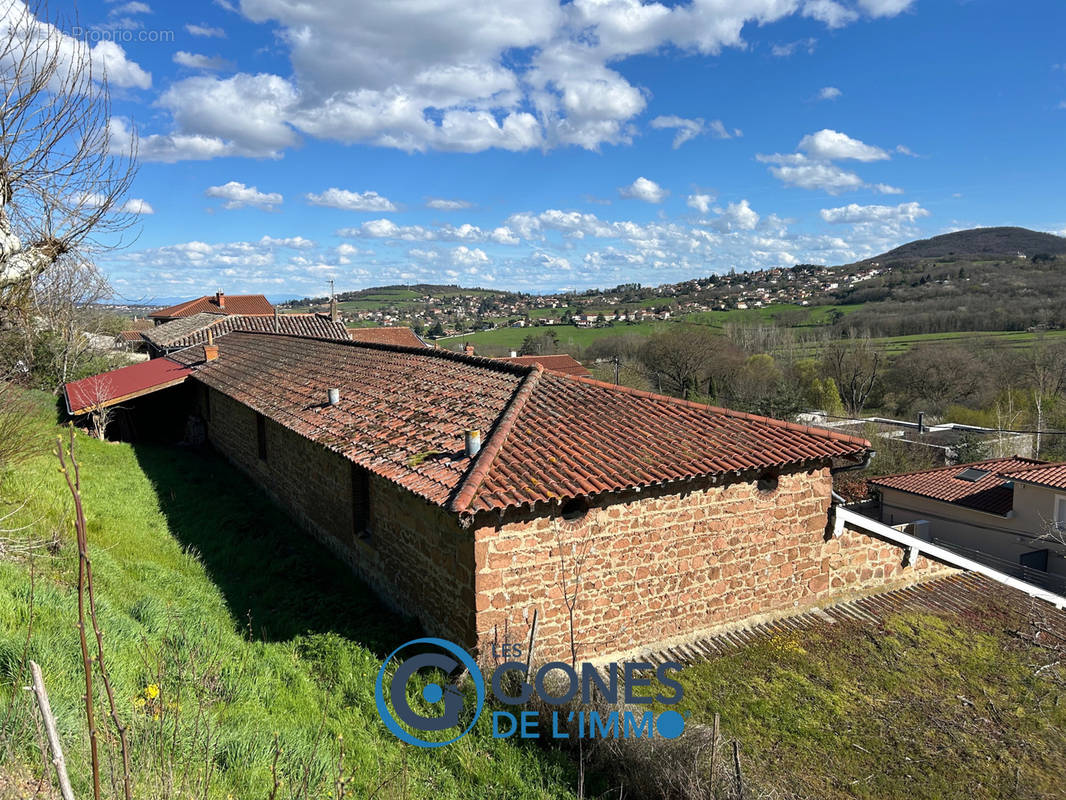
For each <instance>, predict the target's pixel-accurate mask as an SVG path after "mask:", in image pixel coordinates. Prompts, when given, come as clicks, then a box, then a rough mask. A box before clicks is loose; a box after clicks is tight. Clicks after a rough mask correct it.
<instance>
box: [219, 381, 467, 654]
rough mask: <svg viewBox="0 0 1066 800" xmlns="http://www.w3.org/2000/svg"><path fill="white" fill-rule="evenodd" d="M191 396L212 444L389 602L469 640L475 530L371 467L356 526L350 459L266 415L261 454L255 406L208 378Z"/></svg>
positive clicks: (438, 631)
mask: <svg viewBox="0 0 1066 800" xmlns="http://www.w3.org/2000/svg"><path fill="white" fill-rule="evenodd" d="M198 404H199V409H200V414H201V416H203V417H204V419H205V420H206V426H207V437H208V440H209V441H210V442H211V443H212V444H213V445H214V446H215V448H216V449H218V450H219V451H220V452H221V453H222V454H223V455H225V456H226V457H227V458H228V459H229V460H230V461H232V462H233V463H234V464H236V465H237V466H238V467H239V468H240V469H241V470H243V471H244V472H246V473H247V474H248V475H249V476H251V477H252V478H253V480H255V481H256V482H257V483H258V484H259V485H260V486H262V487H263V488H264V489H265V490H266V491H267V493H268V494H270V495H271V496H272V497H273V498H274V499H275V500H276V501H277V502H278V503H279V505H281V506H282V507H284V508H286V509H287V510H288V512H289V513H290V514H292V516H293V517H295V518H296V520H297V521H298V522H300V523H301V524H302V525H303V526H304V528H306V529H307V530H308V531H309V532H310V533H312V534H313V535H314V536H315V537H316V538H318V539H319V540H320V541H322V542H323V543H325V544H326V545H327V546H329V547H330V548H331V549H332V550H333V551H334V552H335V553H337V554H338V555H339V556H340V557H341V558H343V559H344V560H345V561H346V562H347V563H348V564H349V565H350V566H351V567H352V569H353V570H355V572H356V573H357V574H359V575H360V576H361V577H362V578H363V579H364V580H366V581H367V583H369V584H370V585H371V587H372V588H373V589H374V591H375V592H376V593H377V594H378V595H379V596H380V597H381V598H382V599H383V600H384V601H385V602H386V603H387V604H388V605H390V606H391V607H393V608H395V609H396V610H398V611H400V612H401V613H405V614H409V615H411V616H414V617H417V618H418V620H419V621H420V622H421V624H422V626H423V627H424V628H425V630H426V631H427V632H429V633H432V634H435V635H438V636H443V637H445V638H449V639H452V640H453V641H456V642H459V643H462V644H466V645H472V644H473V641H472V632H473V630H474V589H473V573H474V564H473V535H472V533H471V532H470V531H469V530H463V529H462V528H460V527H459V524H458V521H457V519H456V518H455V517H454V516H450V515H448V514H447V513H446V512H445V511H444V510H443V509H441V508H439V507H438V506H435V505H432V504H430V503H428V502H426V501H425V500H422V499H421V498H418V497H416V496H415V495H413V494H411V493H410V492H407V491H405V490H403V489H401V488H400V487H398V486H397V485H396V484H394V483H392V482H391V481H387V480H384V479H383V478H379V477H377V476H376V475H370V480H369V489H370V534H369V535H368V536H367V535H357V532H356V530H355V515H354V511H353V501H354V498H353V491H352V490H353V486H352V482H353V472H352V470H353V464H352V462H351V461H349V460H348V459H346V458H344V457H343V456H341V455H339V454H337V453H334V452H332V451H330V450H327V449H326V448H325V447H322V446H320V445H317V444H315V443H314V442H312V441H310V440H309V439H306V438H304V437H302V436H299V435H297V434H296V433H293V432H292V431H290V430H288V429H287V428H284V427H282V426H281V425H278V424H277V423H275V422H273V421H272V420H270V419H266V420H265V432H266V445H267V447H266V450H267V457H266V459H265V460H264V459H261V458H259V452H258V439H257V432H256V426H257V423H256V413H255V412H254V411H253V410H252V409H250V408H248V407H247V406H245V405H242V404H240V403H238V402H236V401H235V400H231V399H230V398H228V397H226V396H225V395H223V394H220V393H219V392H216V391H215V390H213V389H208V388H206V387H201V392H200V396H199V398H198ZM294 535H299V534H298V532H294ZM263 557H264V558H269V557H270V554H269V553H264V554H263Z"/></svg>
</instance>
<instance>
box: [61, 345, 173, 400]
mask: <svg viewBox="0 0 1066 800" xmlns="http://www.w3.org/2000/svg"><path fill="white" fill-rule="evenodd" d="M191 373H192V370H191V369H189V368H188V367H187V366H184V365H182V364H179V363H177V362H176V361H171V360H170V359H169V358H155V359H152V360H151V361H142V362H140V363H138V364H130V365H129V366H128V367H119V368H118V369H113V370H111V371H110V372H102V373H100V374H99V375H93V376H91V377H89V378H82V379H81V380H80V381H72V382H71V383H68V384H66V385H65V386H64V387H63V392H64V394H65V395H66V398H67V411H69V412H70V413H71V414H84V413H85V412H87V411H89V410H91V409H92V408H94V407H96V406H103V407H106V406H113V405H116V404H117V403H120V402H122V401H123V400H129V399H131V398H134V397H140V396H141V395H144V394H148V393H149V392H154V391H156V390H157V389H162V388H164V387H166V386H173V385H174V384H178V383H181V382H182V381H183V380H185V378H187V377H188V376H189V375H190V374H191Z"/></svg>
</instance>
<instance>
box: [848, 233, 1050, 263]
mask: <svg viewBox="0 0 1066 800" xmlns="http://www.w3.org/2000/svg"><path fill="white" fill-rule="evenodd" d="M1019 253H1022V254H1024V255H1025V256H1026V257H1028V258H1032V257H1033V256H1036V255H1041V254H1043V255H1061V254H1066V238H1063V237H1062V236H1055V235H1054V234H1051V233H1041V232H1040V231H1031V230H1029V229H1028V228H1009V227H1001V228H972V229H970V230H966V231H954V232H952V233H945V234H942V235H941V236H934V237H932V238H931V239H918V240H917V241H914V242H908V243H907V244H905V245H901V246H900V247H897V248H895V249H894V250H889V251H888V252H887V253H882V254H881V255H879V256H874V257H873V258H867V259H865V260H863V261H860V262H858V263H860V264H869V263H871V262H874V261H877V262H880V263H882V264H886V263H888V264H891V263H892V262H899V261H920V260H922V259H931V258H937V259H939V258H957V259H972V260H977V258H976V257H983V258H985V259H989V258H992V259H994V258H1013V257H1016V256H1017V255H1018V254H1019Z"/></svg>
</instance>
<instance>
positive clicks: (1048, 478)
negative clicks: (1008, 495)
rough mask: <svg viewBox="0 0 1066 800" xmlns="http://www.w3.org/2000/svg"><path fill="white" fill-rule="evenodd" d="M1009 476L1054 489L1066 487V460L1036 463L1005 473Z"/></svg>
mask: <svg viewBox="0 0 1066 800" xmlns="http://www.w3.org/2000/svg"><path fill="white" fill-rule="evenodd" d="M1003 477H1004V478H1009V479H1011V480H1015V481H1021V482H1023V483H1035V484H1037V485H1039V486H1049V487H1051V488H1052V489H1066V462H1059V463H1056V464H1034V465H1032V466H1028V467H1023V468H1021V469H1015V470H1011V471H1010V472H1004V473H1003Z"/></svg>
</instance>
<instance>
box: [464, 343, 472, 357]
mask: <svg viewBox="0 0 1066 800" xmlns="http://www.w3.org/2000/svg"><path fill="white" fill-rule="evenodd" d="M463 352H464V353H466V354H467V355H468V356H472V355H474V345H472V344H465V345H463Z"/></svg>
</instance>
